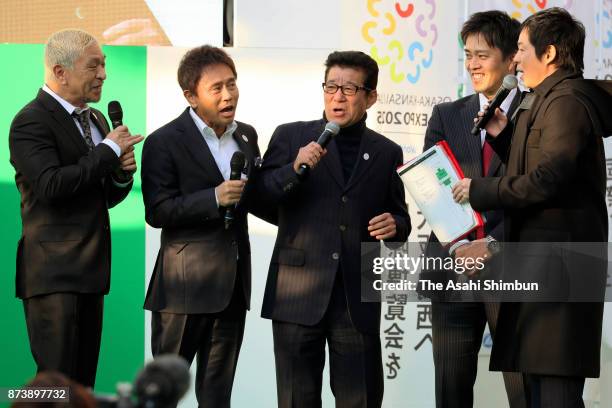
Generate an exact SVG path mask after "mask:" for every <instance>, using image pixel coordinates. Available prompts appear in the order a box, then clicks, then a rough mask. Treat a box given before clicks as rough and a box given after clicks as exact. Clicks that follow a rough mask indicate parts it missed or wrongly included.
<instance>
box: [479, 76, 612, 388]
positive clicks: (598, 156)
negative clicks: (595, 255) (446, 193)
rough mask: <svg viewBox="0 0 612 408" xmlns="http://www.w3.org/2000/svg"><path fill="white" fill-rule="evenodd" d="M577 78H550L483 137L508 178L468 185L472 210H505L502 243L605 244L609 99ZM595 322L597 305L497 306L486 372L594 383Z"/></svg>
mask: <svg viewBox="0 0 612 408" xmlns="http://www.w3.org/2000/svg"><path fill="white" fill-rule="evenodd" d="M580 78H581V77H580V76H579V75H577V74H572V73H568V72H566V71H563V70H558V71H557V72H555V73H554V74H552V75H551V76H549V77H548V78H546V79H545V80H544V81H543V82H542V83H541V84H540V85H538V86H537V87H536V88H535V89H534V95H533V97H534V99H533V105H532V106H531V108H530V109H522V106H523V104H521V107H519V111H518V114H517V116H516V119H515V122H514V123H510V124H509V126H507V127H506V129H504V131H503V132H502V133H501V134H500V135H499V136H498V137H497V138H491V137H490V136H487V137H488V138H489V139H490V141H491V145H492V146H493V148H494V149H495V150H496V151H497V152H498V154H499V155H500V157H502V158H503V159H506V160H507V166H506V176H505V177H498V178H487V179H474V180H472V183H471V187H470V202H471V204H472V206H473V207H474V208H475V209H477V210H488V209H493V208H503V209H505V221H504V222H505V232H506V240H507V241H513V242H516V241H520V242H606V241H607V238H608V217H607V211H606V203H605V191H606V170H605V156H604V148H603V140H602V137H605V136H608V135H610V134H611V133H612V115H610V111H609V109H610V106H612V99H611V96H610V95H609V94H607V93H606V92H603V91H602V90H601V89H600V88H599V87H597V86H595V84H594V83H592V82H589V81H585V80H582V79H580ZM525 248H526V249H529V248H528V247H527V246H526V247H525ZM525 259H527V257H526V258H525ZM604 268H605V266H604ZM554 272H557V273H561V270H557V271H554ZM589 272H590V273H595V272H597V271H589ZM603 273H604V275H605V271H603ZM559 276H561V275H559ZM585 276H586V275H585ZM602 314H603V304H602V303H599V302H592V303H504V304H502V305H501V308H500V314H499V324H498V328H497V333H496V335H495V339H494V342H493V350H492V354H491V368H492V369H494V370H503V371H521V372H528V373H534V374H545V375H563V376H579V377H597V376H598V375H599V360H600V356H599V353H600V346H601V324H602Z"/></svg>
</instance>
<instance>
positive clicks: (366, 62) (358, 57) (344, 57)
mask: <svg viewBox="0 0 612 408" xmlns="http://www.w3.org/2000/svg"><path fill="white" fill-rule="evenodd" d="M335 66H338V67H342V68H355V69H361V70H362V71H364V72H365V82H364V84H363V86H365V87H366V88H369V89H371V90H374V89H376V85H378V64H377V63H376V61H374V59H373V58H372V57H370V56H369V55H367V54H365V53H363V52H361V51H334V52H332V53H331V54H329V55H328V56H327V60H326V61H325V81H327V74H328V73H329V70H330V69H331V68H332V67H335Z"/></svg>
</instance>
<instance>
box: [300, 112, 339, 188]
mask: <svg viewBox="0 0 612 408" xmlns="http://www.w3.org/2000/svg"><path fill="white" fill-rule="evenodd" d="M338 132H340V126H338V124H337V123H335V122H327V125H325V130H323V133H321V136H319V138H318V139H317V144H318V145H319V146H321V147H322V148H323V149H325V147H327V145H328V144H329V142H331V140H332V138H333V137H334V136H336V135H337V134H338ZM309 172H310V166H309V165H307V164H306V163H302V164H300V167H299V168H298V171H297V176H298V178H299V179H300V180H305V179H306V178H308V175H309V174H310V173H309Z"/></svg>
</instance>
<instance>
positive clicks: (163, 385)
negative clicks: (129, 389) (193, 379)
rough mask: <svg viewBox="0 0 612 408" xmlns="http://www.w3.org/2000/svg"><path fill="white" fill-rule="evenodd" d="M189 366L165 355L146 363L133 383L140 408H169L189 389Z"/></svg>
mask: <svg viewBox="0 0 612 408" xmlns="http://www.w3.org/2000/svg"><path fill="white" fill-rule="evenodd" d="M189 382H190V381H189V365H188V364H187V362H186V361H185V360H184V359H183V358H182V357H179V356H176V355H171V354H165V355H161V356H159V357H156V358H155V359H154V360H153V361H151V362H150V363H148V364H147V365H146V366H145V367H144V368H143V369H142V371H141V372H140V373H139V374H138V376H137V377H136V380H135V381H134V394H135V395H136V398H137V400H138V403H139V405H138V406H141V407H156V408H170V407H176V403H177V402H178V401H179V400H180V399H181V397H182V396H183V395H185V392H187V390H188V389H189Z"/></svg>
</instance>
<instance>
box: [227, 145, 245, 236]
mask: <svg viewBox="0 0 612 408" xmlns="http://www.w3.org/2000/svg"><path fill="white" fill-rule="evenodd" d="M245 161H246V157H245V155H244V153H242V152H241V151H240V150H238V151H235V152H234V154H233V155H232V158H231V159H230V178H229V179H230V180H240V177H241V176H242V169H244V163H245ZM234 208H235V206H234V205H231V206H229V207H227V209H226V210H225V229H226V230H227V229H230V227H231V226H232V223H233V222H234Z"/></svg>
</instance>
